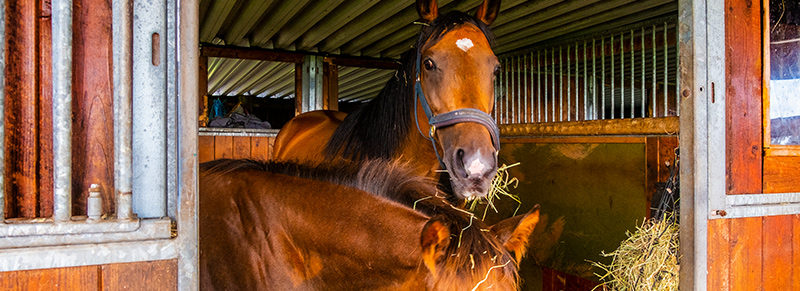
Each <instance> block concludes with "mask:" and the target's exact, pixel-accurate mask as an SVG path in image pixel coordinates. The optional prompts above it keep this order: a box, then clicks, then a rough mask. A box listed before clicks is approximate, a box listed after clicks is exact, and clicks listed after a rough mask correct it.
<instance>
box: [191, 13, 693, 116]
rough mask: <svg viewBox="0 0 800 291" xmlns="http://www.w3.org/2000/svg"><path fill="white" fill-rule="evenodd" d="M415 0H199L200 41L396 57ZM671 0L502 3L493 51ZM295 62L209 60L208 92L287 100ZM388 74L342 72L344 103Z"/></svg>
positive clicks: (411, 32)
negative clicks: (495, 44)
mask: <svg viewBox="0 0 800 291" xmlns="http://www.w3.org/2000/svg"><path fill="white" fill-rule="evenodd" d="M481 2H482V0H463V1H460V0H440V1H438V4H439V7H440V8H439V9H440V12H446V11H450V10H462V11H474V10H475V8H476V7H477V6H478V5H479V4H480V3H481ZM414 3H415V1H414V0H384V1H378V0H350V1H344V0H313V1H311V0H202V1H201V2H200V23H201V24H200V42H201V43H205V44H215V45H223V46H236V47H251V48H265V49H276V50H285V51H298V52H313V53H325V54H332V55H350V56H367V57H380V58H395V59H396V58H399V57H400V54H402V53H403V52H404V51H406V50H408V49H409V48H410V47H411V46H412V45H413V43H414V41H415V37H416V35H417V33H418V32H419V27H418V26H417V25H416V24H414V21H416V20H417V19H418V17H419V16H418V15H417V12H416V9H415V6H414ZM677 9H678V3H677V1H675V0H614V1H602V0H528V1H526V0H505V1H503V2H502V5H501V12H500V14H499V16H498V18H497V20H496V21H495V22H494V23H493V24H492V26H491V27H492V29H493V32H494V33H495V35H496V38H497V46H496V47H495V52H496V53H497V54H498V55H502V54H506V53H511V52H514V51H518V50H521V49H525V48H528V47H533V46H538V45H541V44H543V43H547V42H552V41H557V40H563V39H570V38H575V37H577V36H580V35H585V34H592V33H599V32H602V31H605V30H608V29H612V28H615V27H620V26H625V25H629V24H632V23H637V22H640V21H644V20H648V19H652V18H657V17H662V16H665V15H675V17H677ZM293 71H294V64H290V63H273V62H261V61H253V60H237V59H227V58H210V59H209V82H208V91H209V94H211V95H215V96H218V95H224V96H234V95H255V96H262V97H265V96H269V97H274V98H291V97H293V94H294V85H293V81H294V72H293ZM390 75H391V72H387V70H378V69H364V68H346V67H342V68H341V69H340V72H339V90H340V94H339V98H340V100H342V101H345V100H346V101H363V100H367V99H369V98H370V97H371V96H374V95H376V94H377V92H378V91H379V90H380V89H381V87H382V86H383V83H384V81H385V80H386V79H388V78H389V76H390Z"/></svg>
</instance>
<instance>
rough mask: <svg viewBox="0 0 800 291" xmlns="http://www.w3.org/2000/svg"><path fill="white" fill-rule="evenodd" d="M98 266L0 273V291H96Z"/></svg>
mask: <svg viewBox="0 0 800 291" xmlns="http://www.w3.org/2000/svg"><path fill="white" fill-rule="evenodd" d="M98 268H99V267H98V266H84V267H71V268H58V269H40V270H27V271H13V272H3V273H0V290H97V286H98V284H99V281H100V279H99V278H98V277H97V275H98Z"/></svg>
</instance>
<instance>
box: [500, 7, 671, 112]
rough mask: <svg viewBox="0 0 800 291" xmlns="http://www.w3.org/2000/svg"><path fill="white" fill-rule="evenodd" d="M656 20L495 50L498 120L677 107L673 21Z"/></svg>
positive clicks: (660, 109) (652, 110) (660, 110)
mask: <svg viewBox="0 0 800 291" xmlns="http://www.w3.org/2000/svg"><path fill="white" fill-rule="evenodd" d="M658 21H659V22H649V23H643V24H641V25H638V26H629V27H626V28H622V29H619V30H617V31H612V32H609V33H608V34H605V35H598V36H595V37H583V38H582V39H580V40H572V41H568V42H564V43H560V44H559V43H556V44H553V45H550V46H544V47H541V48H539V49H535V50H531V51H525V52H520V53H514V54H510V55H508V56H501V64H502V69H503V70H504V72H503V73H502V74H501V77H500V78H498V80H497V85H498V89H499V91H498V92H497V93H496V94H497V96H498V100H502V101H503V103H502V106H497V107H496V111H497V112H495V116H497V118H498V122H499V123H506V124H508V123H531V122H567V121H580V120H596V119H619V118H643V117H664V116H671V115H677V114H678V113H677V112H678V107H679V106H680V98H678V97H677V87H675V86H674V85H675V84H677V67H678V60H677V49H676V47H675V44H674V43H672V44H670V41H671V40H670V38H669V36H670V34H669V33H672V32H675V27H676V23H675V20H672V19H666V18H664V19H662V20H658ZM675 33H677V32H675ZM589 38H591V40H589ZM672 41H673V42H674V40H672ZM529 57H530V58H529ZM673 66H674V67H673ZM673 89H674V90H675V92H670V90H673ZM670 94H675V95H676V96H675V97H672V95H670ZM670 98H674V99H670Z"/></svg>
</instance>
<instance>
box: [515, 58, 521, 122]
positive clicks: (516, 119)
mask: <svg viewBox="0 0 800 291" xmlns="http://www.w3.org/2000/svg"><path fill="white" fill-rule="evenodd" d="M520 65H521V64H520V60H519V56H517V83H516V85H517V96H515V97H516V99H517V106H516V108H515V109H514V112H513V113H514V120H515V123H519V118H520V116H519V112H520V108H519V104H520V101H521V100H522V83H521V82H520V81H522V71H521V67H520Z"/></svg>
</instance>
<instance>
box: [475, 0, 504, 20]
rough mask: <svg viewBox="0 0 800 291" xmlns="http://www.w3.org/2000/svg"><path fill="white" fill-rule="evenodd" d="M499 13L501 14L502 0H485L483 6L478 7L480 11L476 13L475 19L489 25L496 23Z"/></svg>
mask: <svg viewBox="0 0 800 291" xmlns="http://www.w3.org/2000/svg"><path fill="white" fill-rule="evenodd" d="M498 13H500V0H483V4H481V6H478V11H476V12H475V18H477V19H478V20H480V21H481V22H483V23H485V24H486V25H489V24H492V22H494V19H495V18H497V14H498Z"/></svg>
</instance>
